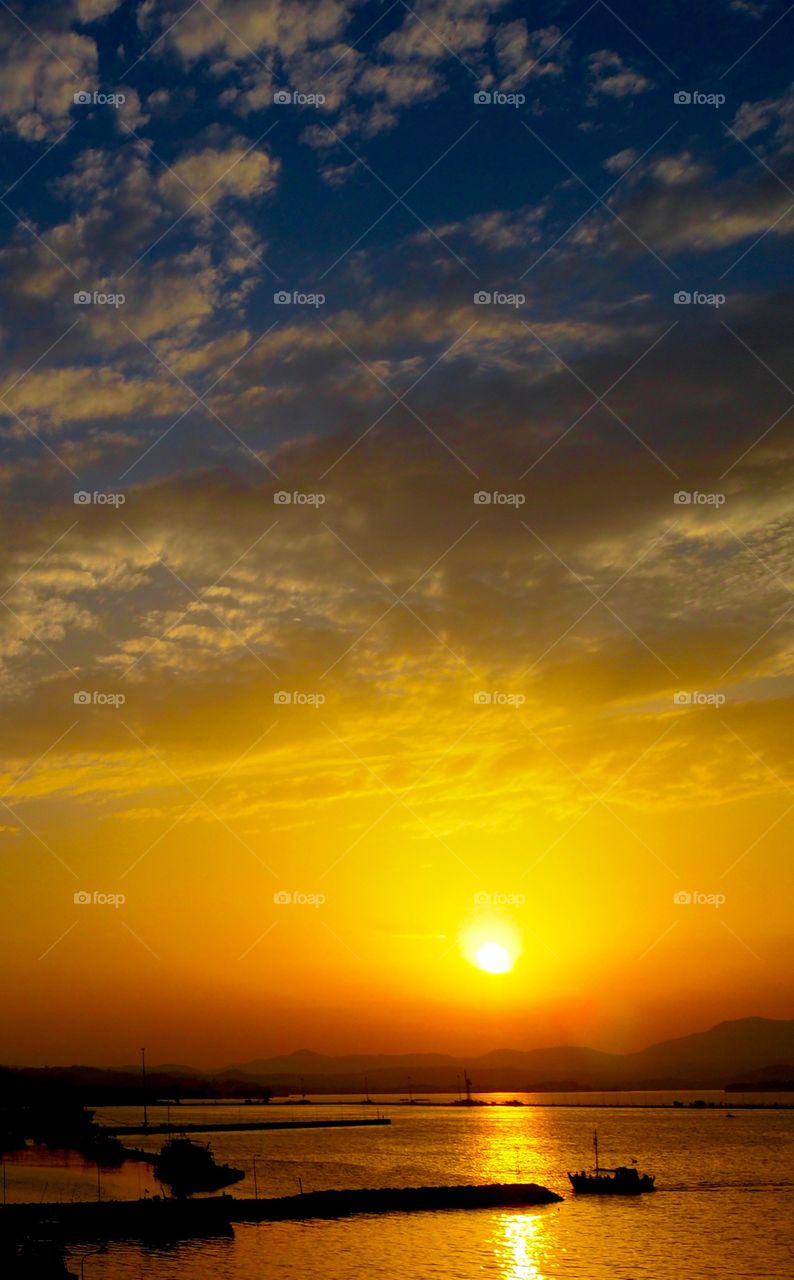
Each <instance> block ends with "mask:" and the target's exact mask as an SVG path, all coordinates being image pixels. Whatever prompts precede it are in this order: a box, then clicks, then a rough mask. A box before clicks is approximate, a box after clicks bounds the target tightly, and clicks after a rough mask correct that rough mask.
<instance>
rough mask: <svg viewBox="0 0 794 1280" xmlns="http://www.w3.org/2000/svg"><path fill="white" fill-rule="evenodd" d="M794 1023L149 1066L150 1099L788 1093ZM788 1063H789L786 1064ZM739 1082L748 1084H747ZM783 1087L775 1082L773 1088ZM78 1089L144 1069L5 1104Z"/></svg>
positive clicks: (750, 1021) (24, 1080)
mask: <svg viewBox="0 0 794 1280" xmlns="http://www.w3.org/2000/svg"><path fill="white" fill-rule="evenodd" d="M791 1063H794V1020H784V1019H771V1018H740V1019H737V1020H736V1021H733V1022H720V1023H719V1024H718V1025H717V1026H715V1027H712V1028H711V1029H710V1030H709V1031H699V1032H696V1033H695V1034H693V1035H688V1036H680V1037H678V1038H677V1039H674V1040H663V1041H661V1042H660V1043H659V1044H652V1045H649V1046H648V1048H647V1049H641V1050H639V1051H638V1052H636V1053H625V1054H621V1053H603V1052H601V1051H599V1050H597V1049H588V1048H583V1047H580V1046H576V1045H560V1046H556V1047H551V1048H542V1049H528V1050H525V1049H495V1050H492V1051H491V1052H490V1053H485V1054H482V1055H481V1056H480V1057H473V1058H471V1057H470V1058H465V1059H464V1058H454V1057H452V1056H450V1055H449V1054H443V1053H407V1054H366V1053H360V1054H350V1055H347V1056H344V1057H331V1056H329V1055H327V1054H322V1053H316V1052H315V1051H314V1050H311V1049H299V1050H297V1051H296V1052H295V1053H290V1054H283V1055H281V1056H279V1057H273V1058H257V1059H255V1060H254V1061H252V1062H244V1063H238V1064H235V1065H233V1066H229V1067H224V1068H223V1070H221V1071H198V1070H196V1069H195V1068H193V1067H188V1066H182V1065H179V1066H176V1065H173V1064H172V1065H166V1066H163V1065H160V1066H155V1065H152V1066H151V1067H148V1068H147V1072H146V1076H147V1086H148V1094H149V1096H150V1097H151V1096H152V1095H155V1096H159V1097H171V1098H174V1097H181V1098H185V1099H188V1098H191V1097H193V1098H196V1097H205V1098H206V1097H247V1096H251V1097H262V1096H263V1094H265V1095H266V1094H267V1093H268V1092H271V1093H273V1094H277V1095H283V1094H289V1093H297V1092H300V1091H305V1092H306V1093H350V1094H353V1095H358V1096H361V1095H362V1094H363V1091H364V1077H365V1076H366V1079H367V1088H368V1089H369V1091H370V1093H374V1094H377V1093H397V1094H400V1095H404V1094H407V1092H408V1087H409V1084H408V1082H409V1078H410V1082H411V1084H410V1087H411V1089H412V1091H413V1094H414V1097H418V1096H421V1095H422V1094H429V1093H454V1092H455V1091H456V1090H457V1089H458V1088H459V1087H460V1085H461V1083H462V1080H463V1072H464V1069H465V1070H467V1071H468V1074H469V1076H470V1077H471V1079H472V1082H473V1086H474V1090H475V1092H477V1093H488V1092H508V1093H518V1092H522V1091H528V1092H546V1091H551V1090H554V1089H557V1090H563V1091H565V1092H569V1093H570V1092H574V1091H576V1090H583V1091H587V1090H599V1089H666V1088H667V1089H674V1088H682V1089H686V1088H689V1089H692V1088H698V1089H700V1088H703V1089H706V1088H725V1087H726V1086H728V1085H730V1086H732V1087H746V1088H747V1090H748V1091H750V1090H752V1089H753V1088H754V1087H757V1088H762V1089H763V1088H766V1089H770V1088H772V1087H774V1086H778V1087H779V1088H780V1089H781V1091H782V1090H783V1089H784V1088H785V1085H786V1082H787V1081H788V1082H789V1083H790V1082H791V1081H792V1079H794V1067H792V1066H790V1065H787V1064H791ZM781 1064H783V1065H781ZM737 1082H738V1084H737ZM770 1082H774V1083H770ZM30 1084H35V1085H36V1086H38V1087H49V1088H51V1087H53V1086H58V1087H63V1086H68V1087H70V1088H72V1089H75V1088H76V1089H77V1090H78V1091H79V1092H80V1095H81V1096H82V1097H84V1098H86V1099H87V1100H91V1101H93V1102H94V1103H95V1104H96V1103H98V1102H100V1101H106V1102H110V1101H131V1100H133V1099H134V1100H135V1101H138V1100H139V1099H140V1097H141V1077H140V1067H138V1066H129V1067H120V1068H115V1069H114V1068H103V1067H87V1066H74V1067H58V1068H48V1067H37V1068H33V1067H28V1068H16V1069H9V1068H0V1097H1V1096H2V1094H6V1095H8V1094H9V1093H14V1092H15V1091H18V1090H19V1089H20V1088H25V1087H26V1085H30Z"/></svg>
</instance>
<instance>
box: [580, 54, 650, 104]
mask: <svg viewBox="0 0 794 1280" xmlns="http://www.w3.org/2000/svg"><path fill="white" fill-rule="evenodd" d="M588 65H589V68H590V77H591V86H592V92H593V93H594V94H595V95H597V96H600V97H609V98H632V97H636V95H637V94H640V93H647V92H648V90H649V89H652V88H653V82H652V81H651V80H649V79H648V77H647V76H644V75H643V74H642V73H641V72H640V71H635V70H633V69H632V68H631V67H629V66H627V64H626V63H625V62H624V60H623V58H622V57H621V55H620V54H619V53H615V52H614V51H613V50H611V49H600V50H599V51H598V52H596V53H591V54H590V57H589V59H588Z"/></svg>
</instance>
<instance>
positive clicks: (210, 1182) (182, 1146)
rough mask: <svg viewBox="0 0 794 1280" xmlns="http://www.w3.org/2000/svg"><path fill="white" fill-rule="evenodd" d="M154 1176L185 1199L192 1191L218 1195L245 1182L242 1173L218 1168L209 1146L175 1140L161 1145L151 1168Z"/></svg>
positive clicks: (187, 1139)
mask: <svg viewBox="0 0 794 1280" xmlns="http://www.w3.org/2000/svg"><path fill="white" fill-rule="evenodd" d="M154 1174H155V1177H156V1178H157V1180H158V1182H164V1183H165V1184H166V1186H169V1187H170V1188H171V1190H172V1191H173V1193H174V1195H177V1196H184V1195H192V1194H193V1192H195V1191H219V1190H220V1188H221V1187H228V1186H230V1185H231V1183H233V1182H239V1181H240V1179H241V1178H244V1177H245V1170H244V1169H234V1168H232V1166H231V1165H229V1164H217V1163H216V1161H215V1157H214V1156H213V1154H212V1148H211V1147H210V1144H209V1143H208V1142H207V1143H201V1142H192V1141H191V1140H190V1138H178V1137H177V1138H169V1139H168V1141H167V1142H166V1143H164V1145H163V1149H162V1151H161V1152H160V1154H159V1156H158V1157H157V1160H156V1161H155V1164H154Z"/></svg>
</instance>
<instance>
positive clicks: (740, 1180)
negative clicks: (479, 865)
mask: <svg viewBox="0 0 794 1280" xmlns="http://www.w3.org/2000/svg"><path fill="white" fill-rule="evenodd" d="M383 1109H384V1111H385V1112H386V1113H387V1114H389V1115H390V1116H391V1118H392V1125H391V1126H390V1127H388V1128H383V1129H349V1130H305V1131H303V1132H292V1133H290V1132H283V1131H275V1132H272V1133H254V1134H247V1133H240V1134H216V1135H213V1137H212V1141H213V1147H214V1149H215V1152H216V1155H217V1156H218V1157H219V1158H220V1159H222V1160H228V1161H230V1162H232V1163H234V1164H237V1165H238V1166H240V1167H244V1168H246V1170H247V1171H248V1176H247V1178H246V1180H245V1181H244V1182H241V1183H240V1184H239V1185H238V1186H236V1187H235V1188H233V1190H234V1191H235V1192H236V1193H237V1194H240V1195H253V1178H252V1174H253V1157H254V1155H256V1156H257V1162H256V1172H257V1181H258V1190H259V1194H260V1195H284V1194H292V1193H294V1192H296V1191H297V1190H298V1179H299V1178H300V1179H301V1180H302V1183H303V1188H304V1190H305V1191H310V1190H315V1189H319V1188H325V1187H361V1186H397V1185H417V1184H421V1183H436V1182H438V1183H442V1182H443V1183H452V1182H477V1181H501V1180H504V1181H512V1180H515V1179H516V1178H520V1179H525V1180H531V1181H537V1182H541V1183H543V1184H545V1185H546V1186H549V1187H551V1188H553V1189H554V1190H555V1191H558V1192H560V1193H561V1194H564V1195H566V1200H565V1202H564V1203H561V1204H559V1205H552V1206H548V1207H546V1208H543V1209H538V1210H526V1211H523V1212H518V1213H517V1212H513V1211H510V1212H499V1211H495V1212H494V1211H478V1212H473V1213H456V1212H449V1213H441V1214H438V1213H437V1214H414V1215H394V1216H385V1217H377V1218H367V1217H359V1218H352V1219H348V1220H346V1221H340V1222H317V1223H304V1224H299V1223H278V1224H270V1223H263V1224H259V1225H244V1226H237V1227H235V1236H234V1239H233V1240H231V1239H229V1240H226V1239H224V1240H218V1241H210V1242H206V1241H204V1242H200V1243H198V1242H196V1243H188V1244H179V1245H175V1246H173V1247H171V1248H168V1249H149V1248H141V1247H139V1246H136V1245H130V1244H114V1245H111V1246H110V1248H109V1249H108V1251H107V1253H105V1254H98V1255H93V1256H91V1257H88V1256H86V1257H85V1276H86V1278H87V1280H90V1277H97V1280H99V1278H104V1280H112V1278H115V1277H120V1278H122V1280H125V1278H130V1280H131V1278H132V1277H136V1280H140V1278H147V1280H148V1278H149V1277H152V1278H154V1277H157V1278H158V1280H159V1278H162V1280H176V1277H179V1280H207V1278H209V1277H212V1278H217V1280H258V1278H259V1277H262V1280H264V1278H265V1277H267V1278H268V1280H286V1277H290V1278H295V1280H298V1278H300V1280H359V1278H360V1280H364V1278H365V1277H366V1280H373V1278H378V1277H384V1280H385V1278H388V1280H429V1278H432V1277H436V1276H438V1277H445V1278H447V1277H449V1278H450V1280H475V1277H476V1278H477V1280H482V1278H483V1277H494V1280H743V1278H744V1277H747V1278H748V1280H749V1278H750V1277H752V1280H794V1112H783V1111H781V1112H773V1111H753V1112H742V1111H736V1112H735V1118H734V1119H732V1120H729V1119H727V1118H726V1116H725V1112H724V1110H714V1111H711V1110H708V1111H692V1110H689V1109H686V1110H675V1111H674V1110H672V1109H670V1110H640V1109H635V1110H617V1109H611V1108H607V1109H605V1108H601V1107H599V1108H586V1109H570V1108H563V1107H544V1108H540V1109H536V1108H531V1109H530V1108H513V1109H511V1108H495V1107H488V1108H477V1109H472V1110H471V1111H464V1110H462V1109H461V1110H458V1109H445V1108H434V1107H424V1106H415V1107H393V1106H392V1107H389V1106H388V1105H387V1106H385V1107H384V1108H383ZM329 1110H330V1108H327V1107H324V1108H321V1107H316V1108H315V1107H305V1108H304V1107H295V1108H294V1111H293V1112H292V1114H293V1115H294V1116H295V1118H296V1119H302V1118H304V1116H305V1117H306V1118H309V1117H310V1116H311V1117H313V1118H315V1117H316V1118H319V1116H320V1114H322V1113H323V1112H325V1113H326V1114H327V1113H328V1111H329ZM259 1111H260V1109H259V1108H252V1107H245V1108H240V1112H241V1115H242V1116H243V1117H250V1118H258V1114H259ZM236 1112H237V1109H236V1108H233V1109H231V1111H230V1109H229V1108H224V1109H223V1110H222V1111H219V1112H218V1113H217V1116H216V1113H215V1111H214V1109H209V1108H206V1109H202V1110H200V1111H194V1109H192V1108H191V1109H190V1111H189V1110H188V1108H180V1110H179V1115H180V1116H183V1117H184V1119H185V1120H186V1121H187V1120H188V1119H190V1120H192V1119H193V1118H194V1115H195V1116H196V1117H197V1116H199V1115H203V1116H204V1117H205V1118H206V1119H207V1120H208V1121H209V1120H210V1119H213V1120H214V1119H216V1118H220V1116H225V1117H226V1118H229V1119H232V1118H233V1119H236V1118H237V1114H236ZM335 1113H336V1114H339V1112H338V1110H336V1112H335ZM345 1113H346V1114H350V1113H351V1109H350V1108H345ZM371 1113H372V1109H371V1108H367V1109H362V1111H361V1114H371ZM106 1114H107V1117H108V1118H110V1113H106ZM113 1114H114V1119H116V1120H117V1121H119V1122H123V1121H124V1120H127V1119H128V1118H129V1119H131V1118H132V1115H131V1114H130V1115H129V1116H128V1115H127V1114H126V1113H119V1112H115V1113H113ZM279 1114H282V1115H286V1116H289V1114H290V1109H289V1108H282V1107H278V1108H277V1107H275V1106H271V1107H269V1108H267V1109H263V1118H267V1117H270V1118H272V1119H276V1118H277V1116H278V1115H279ZM151 1118H152V1119H156V1118H159V1116H155V1115H154V1114H152V1116H151ZM172 1118H175V1117H173V1116H172ZM135 1119H136V1120H137V1119H138V1116H136V1117H135ZM594 1124H598V1128H599V1133H600V1138H601V1151H602V1158H603V1162H604V1163H605V1164H611V1163H617V1162H621V1161H625V1160H628V1159H630V1158H631V1157H632V1156H637V1157H638V1159H639V1162H640V1165H641V1166H644V1167H647V1168H648V1169H650V1170H651V1171H653V1172H655V1173H656V1175H657V1186H658V1188H659V1190H658V1192H657V1194H655V1195H653V1196H646V1197H642V1198H640V1199H638V1200H635V1201H632V1200H616V1201H612V1202H610V1201H606V1202H603V1201H598V1200H592V1201H589V1200H587V1199H584V1200H578V1201H576V1200H574V1199H572V1198H570V1197H569V1195H568V1186H567V1180H566V1179H565V1171H566V1169H567V1168H580V1167H582V1165H583V1164H586V1163H589V1161H590V1141H591V1137H592V1130H593V1127H594ZM135 1141H141V1142H143V1140H142V1139H136V1140H135ZM157 1141H158V1140H157V1139H152V1138H149V1139H148V1140H146V1144H145V1145H147V1147H150V1148H152V1149H154V1148H155V1146H156V1143H157ZM147 1186H148V1187H150V1188H151V1189H152V1190H153V1191H155V1192H156V1191H157V1188H156V1187H155V1186H153V1185H152V1183H151V1174H150V1170H149V1169H148V1166H146V1165H138V1164H127V1165H125V1166H124V1167H123V1169H121V1170H119V1171H112V1172H111V1171H108V1172H107V1173H103V1174H102V1179H101V1193H102V1195H103V1198H111V1197H116V1196H122V1195H132V1196H137V1195H138V1194H139V1190H140V1191H142V1190H143V1189H145V1188H146V1187H147ZM7 1190H8V1198H9V1199H34V1198H35V1199H37V1200H38V1199H41V1198H43V1199H44V1200H55V1199H71V1198H81V1199H82V1198H88V1197H93V1196H95V1195H96V1170H95V1168H94V1167H92V1166H90V1165H86V1164H85V1163H84V1162H83V1161H82V1160H80V1159H79V1158H76V1157H75V1156H74V1155H69V1156H67V1155H65V1154H64V1155H63V1156H55V1157H53V1155H52V1153H48V1154H47V1156H46V1163H45V1157H44V1155H43V1154H42V1153H40V1152H33V1151H28V1152H26V1153H24V1154H23V1155H21V1156H20V1157H18V1158H16V1159H13V1160H11V1159H9V1161H8V1163H7ZM87 1252H88V1251H87V1250H84V1249H75V1250H74V1251H73V1254H72V1258H73V1263H74V1262H77V1264H78V1268H79V1261H80V1258H81V1257H82V1255H83V1254H84V1253H85V1254H86V1255H87Z"/></svg>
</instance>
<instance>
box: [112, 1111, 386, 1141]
mask: <svg viewBox="0 0 794 1280" xmlns="http://www.w3.org/2000/svg"><path fill="white" fill-rule="evenodd" d="M384 1124H391V1120H390V1119H389V1117H388V1116H362V1117H361V1118H359V1119H344V1120H239V1121H236V1120H232V1121H228V1120H227V1121H223V1122H221V1123H219V1124H203V1123H201V1124H145V1125H144V1124H124V1125H105V1124H103V1125H102V1132H103V1133H107V1134H110V1135H111V1137H114V1138H127V1137H129V1138H132V1137H140V1136H141V1135H142V1134H149V1133H166V1134H173V1133H179V1134H182V1133H245V1132H246V1131H249V1130H263V1129H354V1128H361V1127H362V1126H367V1127H371V1126H372V1125H384Z"/></svg>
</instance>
